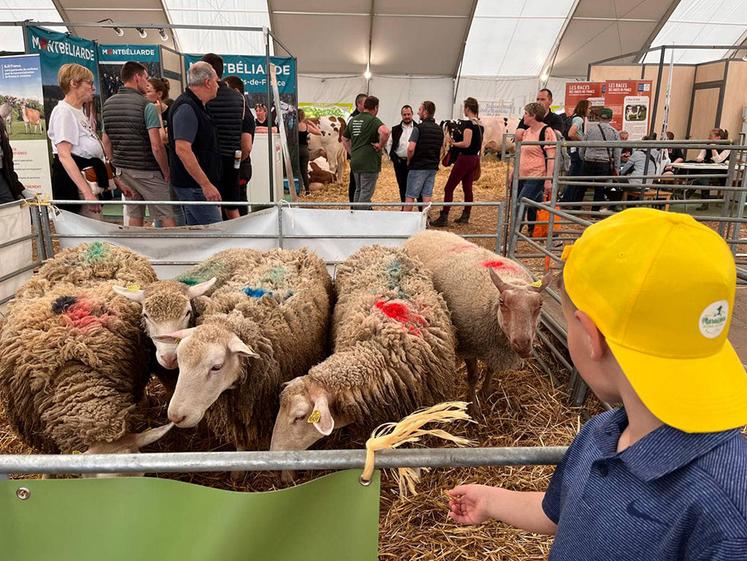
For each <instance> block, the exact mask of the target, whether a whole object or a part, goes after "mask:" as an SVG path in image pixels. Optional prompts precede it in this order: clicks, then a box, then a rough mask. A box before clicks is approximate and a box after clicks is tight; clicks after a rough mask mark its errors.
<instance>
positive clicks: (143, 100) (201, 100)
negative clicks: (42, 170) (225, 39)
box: [48, 54, 268, 227]
mask: <svg viewBox="0 0 747 561" xmlns="http://www.w3.org/2000/svg"><path fill="white" fill-rule="evenodd" d="M222 74H223V60H222V58H221V57H220V56H218V55H215V54H207V55H205V56H204V57H202V60H201V61H200V62H198V63H195V64H194V65H192V66H191V67H190V69H189V71H188V75H187V88H186V90H185V91H184V93H182V94H181V95H180V96H179V97H177V98H176V99H175V100H171V99H170V98H169V82H168V80H166V79H164V78H156V77H150V76H148V71H147V68H146V67H145V66H144V65H142V64H140V63H138V62H134V61H131V62H127V63H125V64H124V65H123V66H122V71H121V80H122V86H121V87H120V88H119V91H118V92H117V93H116V94H114V95H112V96H111V97H109V98H108V99H107V100H106V102H105V103H104V107H103V114H102V117H103V126H102V133H101V137H99V135H98V134H97V131H96V130H95V129H94V127H93V126H92V125H91V122H90V120H89V119H88V117H87V116H86V115H85V113H84V111H83V106H84V104H86V103H90V102H91V101H92V100H93V96H94V94H95V91H96V88H95V85H94V77H93V74H92V73H91V71H90V70H88V69H87V68H85V67H83V66H81V65H78V64H65V65H63V66H62V67H61V68H60V70H59V72H58V82H59V85H60V87H61V88H62V91H63V93H64V94H65V97H64V99H63V100H61V101H60V102H59V103H58V104H57V105H56V106H55V108H54V109H53V111H52V114H51V116H50V119H49V127H48V135H49V138H50V140H51V141H52V152H53V158H54V160H53V164H52V192H53V196H54V198H55V199H57V200H70V201H91V203H90V204H70V205H67V207H66V208H67V209H68V210H71V211H73V212H78V213H80V214H82V215H84V216H87V217H90V218H99V217H100V214H101V205H99V204H95V203H96V202H98V201H99V200H100V198H99V197H100V196H101V195H102V194H104V193H111V191H112V188H113V187H116V188H118V189H119V190H120V191H121V192H122V193H123V194H124V197H125V199H127V200H128V201H136V202H142V203H143V204H134V205H132V204H131V205H126V210H125V212H126V216H127V219H128V224H130V225H132V226H142V225H143V223H144V210H145V208H144V207H145V205H146V204H147V208H148V214H149V215H150V217H151V219H152V220H153V223H154V224H155V225H157V226H163V227H168V226H175V225H183V224H187V225H196V224H210V223H213V222H219V221H221V220H224V219H231V218H237V217H239V216H240V215H241V213H242V210H243V211H244V213H245V212H246V206H245V205H241V204H240V203H241V202H245V201H246V197H242V187H245V185H246V183H247V182H248V181H249V180H250V179H251V169H252V168H251V155H250V154H251V150H252V141H253V137H254V134H255V130H260V129H261V127H267V126H268V124H267V118H268V116H267V108H266V107H265V106H264V105H262V106H260V105H257V106H256V107H255V112H256V115H257V116H256V118H255V116H254V115H253V114H252V112H251V111H250V110H249V107H248V102H247V100H246V97H245V96H244V94H243V88H244V84H243V81H242V80H241V79H240V78H238V77H237V76H228V77H226V79H225V80H222V79H221V78H222ZM149 201H154V202H160V204H148V202H149ZM192 201H202V202H205V201H214V202H216V203H217V202H221V203H222V204H221V205H190V204H184V205H180V204H163V203H164V202H166V203H169V202H174V203H176V202H185V203H189V202H192ZM226 203H237V204H236V205H231V204H226Z"/></svg>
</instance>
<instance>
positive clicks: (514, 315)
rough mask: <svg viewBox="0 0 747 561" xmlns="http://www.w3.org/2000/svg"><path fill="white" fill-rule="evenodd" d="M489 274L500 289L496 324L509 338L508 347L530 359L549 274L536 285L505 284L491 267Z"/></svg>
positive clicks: (522, 356)
mask: <svg viewBox="0 0 747 561" xmlns="http://www.w3.org/2000/svg"><path fill="white" fill-rule="evenodd" d="M490 277H491V279H492V280H493V284H495V286H496V288H497V289H498V290H499V291H500V293H501V294H500V297H499V300H498V301H499V307H498V310H497V314H498V324H499V325H500V326H501V330H502V331H503V333H504V334H505V336H506V338H507V339H508V342H509V344H510V345H511V349H512V350H513V351H514V352H515V353H516V354H517V355H519V356H520V357H521V358H529V357H530V356H531V354H532V347H533V346H534V337H535V334H536V332H537V321H538V319H539V313H540V310H541V309H542V294H541V292H542V290H544V288H545V287H546V286H547V284H549V282H550V281H551V279H552V274H551V273H548V275H546V276H545V278H544V279H543V280H542V282H541V283H540V284H538V285H516V284H511V283H506V282H503V281H502V280H501V278H500V277H499V276H498V275H497V274H496V273H495V271H493V270H492V269H490Z"/></svg>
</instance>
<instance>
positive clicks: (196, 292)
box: [187, 277, 218, 300]
mask: <svg viewBox="0 0 747 561" xmlns="http://www.w3.org/2000/svg"><path fill="white" fill-rule="evenodd" d="M217 280H218V279H217V278H216V277H213V278H212V279H210V280H208V281H205V282H201V283H200V284H195V285H194V286H190V287H189V288H188V289H187V296H189V298H190V300H191V299H192V298H197V297H198V296H202V295H203V294H205V293H206V292H207V291H208V290H210V288H211V287H212V286H213V285H214V284H215V281H217Z"/></svg>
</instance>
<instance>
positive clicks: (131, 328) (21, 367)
mask: <svg viewBox="0 0 747 561" xmlns="http://www.w3.org/2000/svg"><path fill="white" fill-rule="evenodd" d="M155 278H156V276H155V273H154V271H153V269H152V267H151V266H150V264H149V263H148V261H147V260H146V259H144V258H142V257H140V256H138V255H136V254H135V253H133V252H131V251H129V250H126V249H123V248H119V247H116V246H112V245H108V244H101V243H98V242H97V243H94V244H90V245H89V244H84V245H81V246H77V247H75V248H71V249H68V250H65V251H62V252H61V253H59V254H58V256H57V257H55V258H54V259H51V260H50V261H48V262H47V263H46V264H45V265H44V266H42V267H41V269H40V270H39V272H38V273H37V274H36V275H35V276H34V277H33V278H32V279H31V280H29V282H28V283H27V284H26V285H25V286H24V287H23V288H21V289H20V290H19V291H18V296H17V297H16V299H15V300H13V301H12V302H11V304H10V306H9V309H8V315H7V321H6V322H5V323H4V324H3V326H2V330H0V398H1V399H2V403H3V405H4V407H5V411H6V414H7V417H8V421H9V422H10V424H11V426H12V427H13V429H14V430H15V431H16V432H17V433H18V435H19V437H20V438H21V439H22V440H23V441H24V442H25V443H27V444H28V445H30V446H31V447H33V448H35V449H37V450H39V451H41V452H45V453H57V452H63V453H70V452H74V451H85V450H86V449H87V448H88V447H90V446H91V445H93V444H96V443H102V442H112V441H114V440H117V439H119V438H121V437H123V436H124V435H125V434H126V433H128V432H133V429H134V427H135V425H136V424H138V423H139V422H140V421H141V420H142V418H141V416H140V415H139V411H138V408H137V405H138V403H139V402H140V401H141V399H142V397H143V393H144V388H145V384H146V383H147V380H148V369H147V356H146V351H145V345H144V336H143V333H142V330H141V329H140V310H139V306H138V305H137V304H135V303H133V302H130V301H129V300H127V299H126V298H122V297H119V296H117V295H116V294H115V293H114V292H113V291H112V289H111V287H112V286H113V285H115V284H116V285H121V284H128V283H133V284H143V285H144V284H148V283H150V282H153V281H154V280H155Z"/></svg>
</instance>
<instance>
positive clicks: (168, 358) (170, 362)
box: [158, 354, 177, 370]
mask: <svg viewBox="0 0 747 561" xmlns="http://www.w3.org/2000/svg"><path fill="white" fill-rule="evenodd" d="M158 359H159V362H160V363H161V364H162V365H163V366H164V367H165V368H168V369H169V370H173V369H175V368H176V367H177V360H176V355H175V354H167V355H158Z"/></svg>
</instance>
